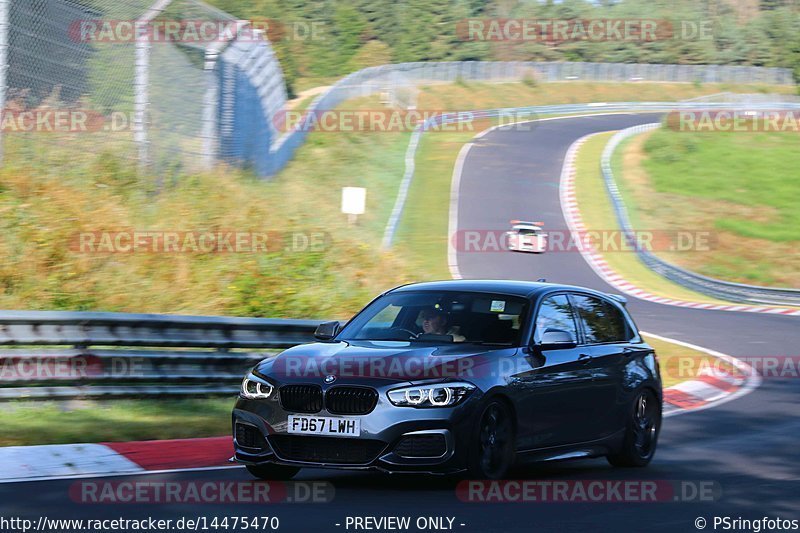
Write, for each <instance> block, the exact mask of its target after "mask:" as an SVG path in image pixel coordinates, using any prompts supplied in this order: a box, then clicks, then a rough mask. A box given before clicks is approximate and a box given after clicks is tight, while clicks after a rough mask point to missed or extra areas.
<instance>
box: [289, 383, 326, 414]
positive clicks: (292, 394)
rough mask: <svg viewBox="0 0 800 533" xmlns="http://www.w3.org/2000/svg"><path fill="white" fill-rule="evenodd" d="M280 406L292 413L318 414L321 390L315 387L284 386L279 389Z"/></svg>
mask: <svg viewBox="0 0 800 533" xmlns="http://www.w3.org/2000/svg"><path fill="white" fill-rule="evenodd" d="M280 398H281V405H282V406H283V408H284V409H285V410H287V411H291V412H293V413H319V412H320V411H321V410H322V389H321V388H319V386H317V385H284V386H283V387H281V388H280Z"/></svg>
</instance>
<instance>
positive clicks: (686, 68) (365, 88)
mask: <svg viewBox="0 0 800 533" xmlns="http://www.w3.org/2000/svg"><path fill="white" fill-rule="evenodd" d="M526 79H533V80H537V81H541V82H546V83H552V82H569V81H576V80H580V81H594V82H614V83H621V82H672V83H675V82H677V83H687V82H700V83H766V84H777V85H793V84H794V81H793V78H792V72H791V70H790V69H787V68H774V67H770V68H766V67H747V66H734V65H668V64H638V63H584V62H571V61H552V62H551V61H544V62H539V61H441V62H437V61H432V62H416V63H395V64H389V65H379V66H375V67H367V68H364V69H361V70H358V71H356V72H353V73H351V74H349V75H347V76H346V77H344V78H342V79H340V80H339V81H337V82H336V83H334V84H333V85H332V86H331V87H330V88H329V89H328V90H327V91H325V92H324V93H322V94H320V95H319V96H318V97H316V98H315V99H314V101H313V102H311V104H310V105H309V106H308V108H307V109H306V111H307V112H308V113H322V112H324V111H329V110H332V109H335V108H336V107H337V106H339V105H340V104H341V103H342V102H344V101H346V100H349V99H351V98H358V97H364V96H370V95H374V94H379V93H382V92H387V91H388V92H392V91H393V90H395V89H397V88H398V87H401V88H402V89H403V90H405V89H407V88H409V87H420V86H424V85H431V84H437V83H453V82H456V81H458V80H463V81H467V82H479V83H503V82H506V83H507V82H512V81H522V80H526ZM308 133H309V131H308V128H304V127H296V128H295V129H292V130H291V131H288V132H286V133H284V134H283V135H281V136H280V137H277V138H273V139H272V143H271V144H270V149H269V158H270V166H269V170H268V172H267V175H273V174H275V173H277V172H279V171H280V170H281V169H283V168H284V166H285V165H286V164H287V163H288V161H289V160H290V159H291V158H292V157H293V156H294V152H295V151H296V150H297V149H298V148H299V147H300V146H301V145H302V144H303V143H304V142H305V139H306V137H307V135H308Z"/></svg>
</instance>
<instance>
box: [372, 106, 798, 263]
mask: <svg viewBox="0 0 800 533" xmlns="http://www.w3.org/2000/svg"><path fill="white" fill-rule="evenodd" d="M729 107H730V103H727V102H716V103H715V102H705V101H704V102H694V101H684V102H609V103H606V102H598V103H589V104H561V105H548V106H526V107H513V108H502V109H485V110H481V111H459V112H458V113H452V114H442V115H438V116H436V117H433V118H431V119H429V120H428V121H426V122H425V123H423V124H420V125H419V126H417V128H416V129H415V130H414V132H413V134H412V136H411V140H410V141H409V144H408V149H407V151H406V157H405V172H404V174H403V179H402V181H401V183H400V189H399V191H398V194H397V197H396V200H395V204H394V208H393V209H392V214H391V215H390V217H389V221H388V222H387V224H386V227H385V229H384V232H383V240H382V242H381V246H382V248H383V249H384V250H386V249H389V248H391V247H392V244H393V242H394V237H395V234H396V232H397V227H398V226H399V224H400V219H401V218H402V216H403V211H404V209H405V202H406V197H407V195H408V190H409V188H410V187H411V182H412V180H413V179H414V169H415V163H414V161H415V158H416V151H417V147H418V146H419V141H420V139H421V136H422V134H423V133H424V132H425V131H426V129H430V128H431V126H432V125H433V124H436V123H448V122H453V121H456V120H472V119H475V118H483V117H489V118H494V117H499V116H503V117H512V118H513V117H514V116H520V115H522V116H526V117H542V116H547V115H572V114H588V113H600V114H602V113H665V112H669V111H675V110H693V109H694V110H698V109H701V110H706V109H728V108H729ZM747 108H748V109H750V110H758V109H763V110H774V109H794V110H799V109H800V102H797V101H794V100H792V101H780V102H767V101H762V100H761V99H758V101H756V102H754V103H752V104H750V105H748V106H747ZM531 120H535V118H531Z"/></svg>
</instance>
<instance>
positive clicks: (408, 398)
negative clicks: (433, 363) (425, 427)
mask: <svg viewBox="0 0 800 533" xmlns="http://www.w3.org/2000/svg"><path fill="white" fill-rule="evenodd" d="M474 389H475V385H473V384H472V383H467V382H458V383H436V384H434V385H417V386H413V387H403V388H401V389H394V390H390V391H389V393H388V396H389V401H390V402H392V404H393V405H396V406H398V407H450V406H453V405H456V404H457V403H459V402H460V401H461V400H463V399H464V398H466V397H467V396H468V395H469V393H470V392H472V391H473V390H474Z"/></svg>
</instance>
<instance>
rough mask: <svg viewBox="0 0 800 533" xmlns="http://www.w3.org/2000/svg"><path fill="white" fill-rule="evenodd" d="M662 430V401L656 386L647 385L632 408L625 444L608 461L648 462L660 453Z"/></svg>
mask: <svg viewBox="0 0 800 533" xmlns="http://www.w3.org/2000/svg"><path fill="white" fill-rule="evenodd" d="M660 430H661V404H660V402H659V401H658V398H657V397H656V395H655V393H654V392H653V391H652V390H650V389H643V390H641V391H639V393H638V394H637V395H636V397H635V398H634V401H633V404H632V406H631V408H630V412H629V414H628V422H627V426H626V429H625V437H624V440H623V443H622V447H621V448H620V450H619V451H618V452H617V453H613V454H610V455H609V456H608V462H609V463H611V464H612V465H614V466H619V467H642V466H647V465H648V464H649V463H650V461H651V460H652V459H653V456H654V455H655V453H656V445H657V444H658V434H659V432H660Z"/></svg>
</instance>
